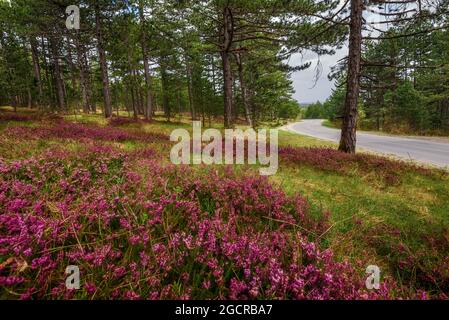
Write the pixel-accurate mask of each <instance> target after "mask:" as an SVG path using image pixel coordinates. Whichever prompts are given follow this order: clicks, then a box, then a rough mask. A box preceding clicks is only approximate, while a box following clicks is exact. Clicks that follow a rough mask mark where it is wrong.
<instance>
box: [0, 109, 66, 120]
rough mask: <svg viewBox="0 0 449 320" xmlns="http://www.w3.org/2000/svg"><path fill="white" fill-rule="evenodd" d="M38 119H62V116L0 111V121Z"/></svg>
mask: <svg viewBox="0 0 449 320" xmlns="http://www.w3.org/2000/svg"><path fill="white" fill-rule="evenodd" d="M39 120H62V117H61V116H58V115H56V114H43V113H23V112H22V113H21V112H8V111H6V112H5V111H0V121H17V122H20V121H39Z"/></svg>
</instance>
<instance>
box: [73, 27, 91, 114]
mask: <svg viewBox="0 0 449 320" xmlns="http://www.w3.org/2000/svg"><path fill="white" fill-rule="evenodd" d="M75 46H76V57H77V63H78V68H79V70H80V87H81V99H82V103H83V111H84V113H89V111H90V101H89V100H90V97H89V89H88V84H87V80H88V79H87V75H86V67H87V66H85V64H84V59H83V56H84V48H83V45H81V44H80V39H79V33H78V34H77V36H76V37H75Z"/></svg>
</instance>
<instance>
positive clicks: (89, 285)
mask: <svg viewBox="0 0 449 320" xmlns="http://www.w3.org/2000/svg"><path fill="white" fill-rule="evenodd" d="M84 287H85V288H86V292H87V293H88V294H94V293H95V291H97V287H96V286H95V284H93V283H92V282H86V284H85V286H84Z"/></svg>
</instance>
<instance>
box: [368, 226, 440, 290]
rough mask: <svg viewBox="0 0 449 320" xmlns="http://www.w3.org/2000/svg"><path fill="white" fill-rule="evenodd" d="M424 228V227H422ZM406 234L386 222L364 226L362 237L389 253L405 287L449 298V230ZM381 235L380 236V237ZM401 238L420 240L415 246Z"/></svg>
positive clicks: (412, 231) (392, 266)
mask: <svg viewBox="0 0 449 320" xmlns="http://www.w3.org/2000/svg"><path fill="white" fill-rule="evenodd" d="M422 231H425V230H422ZM408 233H409V234H407V235H401V232H400V231H399V230H397V229H395V228H393V227H391V226H389V225H386V224H379V225H378V226H375V227H370V228H367V230H366V234H365V238H366V240H367V241H368V243H369V244H370V246H372V247H373V248H375V249H376V250H377V251H378V252H379V253H380V254H385V253H388V255H389V262H390V267H391V268H392V269H393V270H394V273H396V274H398V275H399V277H400V278H401V280H402V282H403V283H406V284H407V285H408V286H410V287H411V286H414V287H418V288H424V289H425V290H428V291H429V292H437V298H440V299H449V255H448V254H447V252H449V232H448V230H447V228H441V230H433V231H432V232H422V233H421V234H412V233H417V231H416V230H410V231H409V232H408ZM379 234H383V235H384V236H383V237H379V236H378V235H379ZM403 238H417V239H419V240H420V246H419V247H418V248H411V247H410V246H408V245H407V244H406V243H404V242H403V241H402V239H403Z"/></svg>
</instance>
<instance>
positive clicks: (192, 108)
mask: <svg viewBox="0 0 449 320" xmlns="http://www.w3.org/2000/svg"><path fill="white" fill-rule="evenodd" d="M186 61H187V59H186ZM186 65H187V88H188V93H189V107H190V116H191V118H192V121H193V120H196V110H195V105H194V103H193V83H192V81H193V79H192V66H191V65H190V62H189V61H187V62H186Z"/></svg>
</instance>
